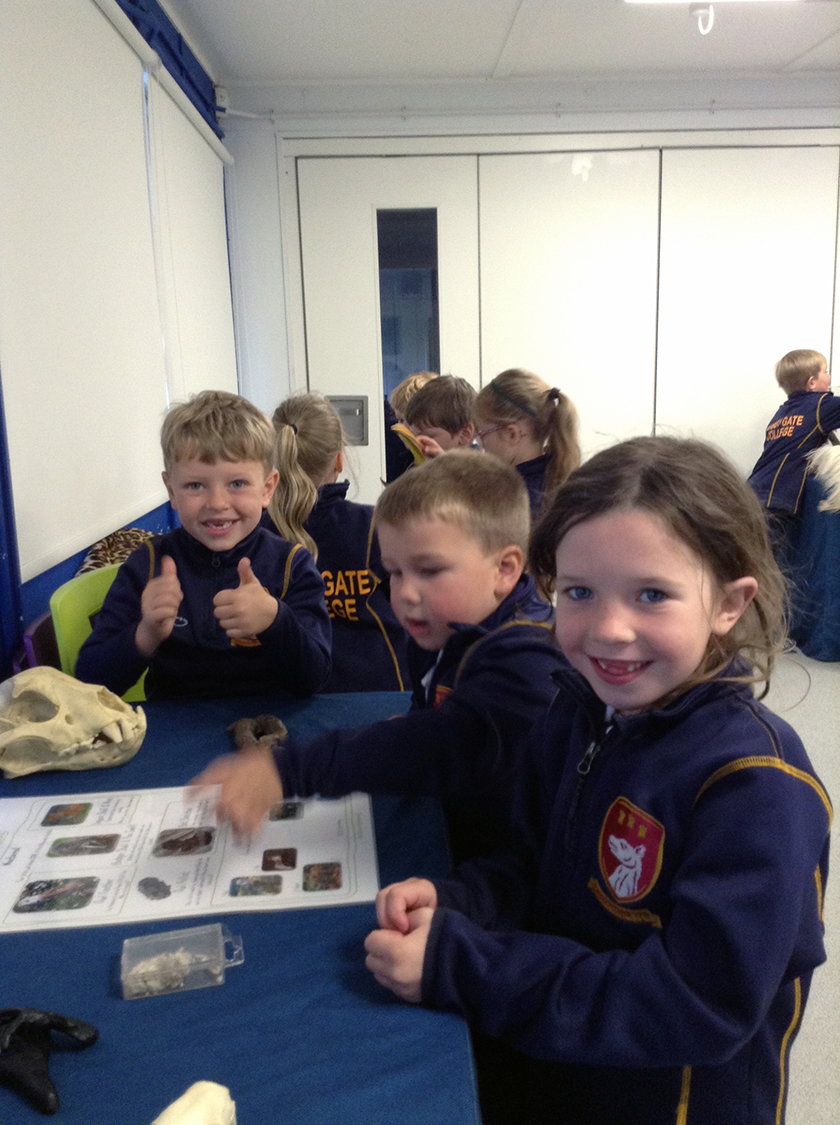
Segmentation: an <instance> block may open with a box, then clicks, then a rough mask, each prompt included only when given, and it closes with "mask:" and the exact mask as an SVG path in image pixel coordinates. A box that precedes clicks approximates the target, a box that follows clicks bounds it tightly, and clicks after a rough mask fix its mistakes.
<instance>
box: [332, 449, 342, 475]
mask: <svg viewBox="0 0 840 1125" xmlns="http://www.w3.org/2000/svg"><path fill="white" fill-rule="evenodd" d="M333 468H334V469H335V471H336V472H337V473H343V472H344V450H343V449H339V451H338V453H336V455H335V465H333Z"/></svg>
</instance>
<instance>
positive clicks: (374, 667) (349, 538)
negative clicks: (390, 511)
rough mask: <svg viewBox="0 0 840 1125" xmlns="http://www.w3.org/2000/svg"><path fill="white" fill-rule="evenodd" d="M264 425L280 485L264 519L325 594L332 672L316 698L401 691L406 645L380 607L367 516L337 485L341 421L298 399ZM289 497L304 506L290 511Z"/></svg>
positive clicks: (305, 397)
mask: <svg viewBox="0 0 840 1125" xmlns="http://www.w3.org/2000/svg"><path fill="white" fill-rule="evenodd" d="M272 420H273V422H274V426H275V429H276V430H277V464H278V467H279V468H280V474H281V475H280V480H281V483H280V485H279V486H278V487H277V488H276V489H275V491H274V494H273V496H272V497H271V500H270V502H269V507H268V511H269V515H270V516H271V517H272V518H273V519H274V520H276V522H277V526H278V528H279V529H280V532H281V534H283V535H284V536H285V537H286V538H287V539H292V540H297V541H298V542H303V543H304V544H305V545H306V546H307V547H308V548H309V550H310V551H311V552H312V554H313V556H314V557H315V560H316V562H317V564H318V569H319V570H320V572H321V577H322V578H323V579H324V585H325V587H326V599H327V608H328V610H329V614H330V618H331V620H332V670H331V672H330V676H329V679H328V680H327V682H326V684H325V685H324V688H323V690H324V691H327V692H343V691H403V690H405V684H406V683H407V682H408V671H407V667H406V649H407V646H408V637H407V635H406V633H405V630H404V629H403V628H402V627H401V625H400V624H399V622H398V621H397V619H396V617H395V616H394V612H393V610H392V609H391V606H390V603H389V601H388V593H387V589H388V587H387V576H386V575H385V571H384V570H383V569H382V563H381V560H380V558H379V541H378V539H377V536H376V532H375V531H374V528H373V522H372V521H373V508H372V507H371V506H370V505H368V504H354V503H352V502H351V501H350V500H348V499H347V490H348V488H349V487H350V484H349V482H348V481H341V482H339V480H338V477H339V474H340V473H342V472H343V471H344V446H345V440H346V439H345V434H344V430H343V428H342V425H341V419H340V418H339V416H338V414H337V413H336V411H335V409H334V408H333V407H332V406H331V405H330V403H329V402H327V400H326V399H325V398H322V397H321V396H320V395H312V394H301V395H295V396H293V397H292V398H288V399H286V401H285V402H283V403H281V404H280V406H278V407H277V409H276V410H275V411H274V415H273V418H272ZM301 472H302V473H303V474H304V475H305V477H306V481H307V483H309V484H310V485H311V489H310V490H309V491H307V489H306V488H305V485H304V484H303V482H301V481H300V474H301ZM285 481H289V482H290V487H289V488H288V489H287V488H286V487H285V486H284V482H285ZM295 497H305V499H303V500H302V501H301V502H300V503H299V504H295V503H294V502H293V498H295ZM290 509H293V510H290ZM301 517H303V518H302V519H301ZM383 583H384V585H383Z"/></svg>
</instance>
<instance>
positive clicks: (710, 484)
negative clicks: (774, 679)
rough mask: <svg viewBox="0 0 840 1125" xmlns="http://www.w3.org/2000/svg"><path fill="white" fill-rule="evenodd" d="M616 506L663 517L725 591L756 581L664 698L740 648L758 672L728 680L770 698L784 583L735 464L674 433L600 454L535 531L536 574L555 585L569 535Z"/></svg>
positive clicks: (706, 675) (713, 672)
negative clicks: (738, 611)
mask: <svg viewBox="0 0 840 1125" xmlns="http://www.w3.org/2000/svg"><path fill="white" fill-rule="evenodd" d="M617 510H620V511H628V510H629V511H632V510H639V511H643V512H648V513H650V514H651V515H654V516H657V517H658V518H659V519H660V520H662V522H663V523H664V524H665V525H666V527H668V528H669V530H670V531H671V532H672V533H673V534H674V535H675V536H676V537H677V538H678V539H680V540H681V541H682V542H683V543H685V544H686V546H687V547H689V548H690V549H691V551H692V552H693V553H694V555H696V556H697V558H699V559H701V560H702V561H703V563H704V564H705V565H706V566H707V567H708V568H709V570H710V571H711V574H712V576H713V577H714V579H715V581H716V583H717V584H718V586H719V587H720V588H722V587H723V586H725V585H726V584H727V583H728V582H733V581H735V580H737V579H738V578H743V577H745V576H751V577H753V578H755V579H756V581H757V583H758V592H757V594H756V596H755V597H754V598H753V600H752V601H751V602H750V603H749V605H748V606H747V608H746V610H745V611H744V613H743V614H742V616H741V618H740V619H739V620H738V621H737V622H736V624H735V625H734V626H733V627H732V629H730V631H729V632H728V633H726V634H725V635H724V636H717V635H716V634H712V635H711V636H710V637H709V642H708V645H707V647H706V653H705V656H704V658H703V660H702V661H701V663H700V665H699V666H698V668H697V669H696V670H695V671H694V673H693V674H692V676H690V677H689V679H688V680H687V681H686V682H685V683H684V684H683V685H681V687H680V688H678V689H677V690H676V691H675V692H673V693H672V694H671V695H669V696H667V697H666V698H665V700H660V701H659V702H660V703H663V702H666V701H668V700H670V699H673V698H675V697H676V696H678V695H681V694H682V693H683V692H684V691H687V690H688V688H689V687H692V686H693V685H694V684H697V683H703V682H705V681H706V680H711V679H714V678H715V677H717V676H719V675H720V673H721V672H722V671H723V670H724V668H726V667H727V665H728V664H730V663H731V661H732V660H733V658H734V657H735V656H737V655H738V654H740V655H741V656H743V657H744V659H745V660H746V661H748V663H749V664H750V665H751V666H752V672H751V673H747V674H745V675H734V676H731V677H728V678H730V679H732V680H734V681H737V682H742V683H762V682H763V683H764V684H765V688H764V691H763V692H762V695H765V694H766V693H767V689H768V688H769V686H770V684H769V681H770V673H771V672H772V670H773V664H774V661H775V658H776V656H777V655H778V654H779V653H780V652H781V650H782V646H783V644H784V641H785V636H786V621H785V580H784V578H783V577H782V575H781V572H780V571H779V568H778V566H777V565H776V562H775V560H774V558H773V552H772V550H771V549H770V540H769V536H768V533H767V523H766V520H765V518H764V512H763V511H762V508H761V505H760V503H759V501H758V499H757V497H756V495H755V493H754V492H753V490H752V489H751V488H750V487H749V485H748V484H747V483H746V481H745V480H744V479H743V477H742V476H741V474H740V473H739V472H738V471H737V470H736V469H735V466H734V465H732V463H731V462H730V461H729V460H728V459H727V458H726V457H725V456H724V455H723V454H722V453H721V452H719V450H717V449H715V447H714V446H712V445H709V444H707V443H706V442H703V441H696V440H693V439H680V438H673V437H640V438H631V439H630V440H629V441H623V442H619V443H618V444H617V445H614V446H611V447H610V448H609V449H605V450H603V451H602V452H601V453H597V454H596V455H595V456H594V457H592V458H590V460H589V461H587V462H586V463H585V464H583V465H581V467H580V468H579V469H577V470H576V471H575V472H573V473H572V474H571V476H570V477H569V479H568V480H567V481H566V482H565V484H563V485H561V486H560V488H558V490H557V492H556V493H555V494H554V498H553V501H552V503H551V506H550V508H549V509H548V510H547V511H546V512H545V514H544V515H543V516H542V518H541V520H540V521H539V523H538V524H537V526H536V528H535V529H534V534H533V537H532V540H531V566H532V568H533V570H534V574H535V575H539V576H541V577H542V578H543V580H546V579H547V580H548V581H549V582H551V583H553V580H554V577H555V565H556V560H555V556H556V553H557V548H558V547H559V545H560V543H561V542H562V540H563V538H564V536H565V535H566V534H567V533H568V532H569V531H571V529H572V528H573V527H577V526H578V524H581V523H583V522H584V521H585V520H589V519H594V518H595V517H596V516H602V515H606V514H607V513H609V512H614V511H617Z"/></svg>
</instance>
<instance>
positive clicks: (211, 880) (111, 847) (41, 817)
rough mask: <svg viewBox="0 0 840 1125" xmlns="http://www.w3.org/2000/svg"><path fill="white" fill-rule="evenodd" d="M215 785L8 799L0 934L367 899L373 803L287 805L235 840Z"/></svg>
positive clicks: (1, 840)
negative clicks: (220, 812)
mask: <svg viewBox="0 0 840 1125" xmlns="http://www.w3.org/2000/svg"><path fill="white" fill-rule="evenodd" d="M217 799H218V787H214V788H208V789H203V790H201V791H199V792H198V793H197V794H196V791H194V790H193V791H192V792H190V791H189V790H187V789H180V788H176V789H137V790H125V791H122V792H114V793H88V794H84V793H81V794H76V795H72V796H62V797H12V798H8V799H5V800H0V933H2V932H7V933H8V932H11V931H19V930H44V929H64V928H66V927H71V926H92V925H104V924H107V923H113V922H142V921H152V920H155V919H161V918H187V917H191V916H193V915H201V914H217V913H221V912H226V911H241V910H282V909H283V908H284V907H303V906H333V905H337V904H339V903H348V902H370V901H372V900H373V899H374V898H375V897H376V892H377V889H378V874H377V867H376V847H375V842H374V835H373V818H372V816H371V807H370V798H369V797H368V796H366V795H365V794H361V793H354V794H351V795H350V796H348V797H343V798H341V799H339V800H336V801H322V800H318V799H313V800H307V801H300V800H292V801H281V802H280V803H279V804H277V805H274V806H273V808H272V809H271V810H270V811H269V813H268V816H267V817H266V819H265V821H264V822H263V827H262V829H261V830H260V831H259V832H258V833H257V834H255V835H254V836H252V837H250V838H249V839H237V838H236V837H235V836H234V833H233V830H232V829H231V827H230V825H229V824H228V823H227V822H226V821H225V822H221V821H218V820H217V818H216V813H215V808H216V802H217Z"/></svg>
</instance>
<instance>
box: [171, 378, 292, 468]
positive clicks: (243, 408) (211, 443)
mask: <svg viewBox="0 0 840 1125" xmlns="http://www.w3.org/2000/svg"><path fill="white" fill-rule="evenodd" d="M160 444H161V449H162V451H163V466H164V468H165V469H166V471H167V472H168V473H169V472H171V471H172V467H173V465H174V464H175V462H176V461H180V460H182V459H184V458H190V457H194V458H196V459H197V460H199V461H203V462H204V463H205V464H208V465H212V464H214V463H215V462H216V461H259V462H260V463H261V464H262V466H263V468H264V470H265V474H266V476H268V474H269V473H270V472H271V470H272V469H273V468H274V427H273V426H272V425H271V422H270V420H269V419H268V417H267V416H266V415H265V414H263V412H262V411H261V410H258V409H257V408H256V406H254V405H253V403H250V402H248V400H247V399H245V398H242V397H241V395H234V394H230V393H229V392H228V391H202V392H201V393H200V394H197V395H193V396H192V398H190V399H189V400H188V401H187V402H179V403H174V404H173V405H172V406H171V407H170V408H169V410H168V412H167V414H166V416H165V418H164V419H163V425H162V426H161V431H160Z"/></svg>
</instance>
